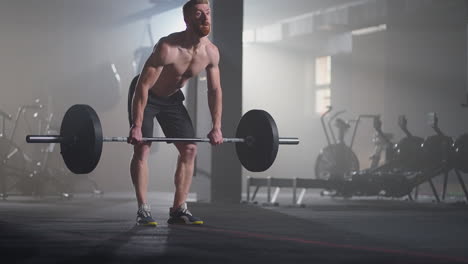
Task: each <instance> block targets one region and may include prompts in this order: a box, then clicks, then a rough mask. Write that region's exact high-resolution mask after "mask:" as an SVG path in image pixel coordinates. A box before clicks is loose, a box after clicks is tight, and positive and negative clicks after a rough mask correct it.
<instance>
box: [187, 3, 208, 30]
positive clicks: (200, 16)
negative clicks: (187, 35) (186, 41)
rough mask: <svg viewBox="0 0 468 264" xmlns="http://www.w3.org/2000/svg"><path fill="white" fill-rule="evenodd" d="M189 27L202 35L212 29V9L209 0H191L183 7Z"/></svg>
mask: <svg viewBox="0 0 468 264" xmlns="http://www.w3.org/2000/svg"><path fill="white" fill-rule="evenodd" d="M183 12H184V21H185V24H186V25H187V29H189V30H193V31H194V32H195V33H196V34H197V35H199V36H200V37H205V36H208V34H210V31H211V9H210V2H209V0H190V1H188V2H187V3H185V5H184V7H183Z"/></svg>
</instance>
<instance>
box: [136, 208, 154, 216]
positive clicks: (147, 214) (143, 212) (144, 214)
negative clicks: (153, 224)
mask: <svg viewBox="0 0 468 264" xmlns="http://www.w3.org/2000/svg"><path fill="white" fill-rule="evenodd" d="M138 214H141V215H142V216H143V217H149V216H151V212H150V211H146V210H143V209H140V210H138Z"/></svg>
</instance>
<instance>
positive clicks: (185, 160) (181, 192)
mask: <svg viewBox="0 0 468 264" xmlns="http://www.w3.org/2000/svg"><path fill="white" fill-rule="evenodd" d="M175 146H176V148H177V150H178V151H179V157H178V159H177V169H176V172H175V177H174V184H175V189H176V191H175V195H174V204H173V206H172V208H173V209H177V208H180V207H181V206H182V205H184V204H185V201H186V200H187V197H188V194H189V191H190V186H191V185H192V177H193V170H194V167H195V157H196V155H197V145H195V144H193V143H175Z"/></svg>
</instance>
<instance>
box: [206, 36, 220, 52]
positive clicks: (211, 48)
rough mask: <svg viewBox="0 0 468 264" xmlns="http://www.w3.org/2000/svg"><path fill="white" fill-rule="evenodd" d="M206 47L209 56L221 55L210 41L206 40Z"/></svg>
mask: <svg viewBox="0 0 468 264" xmlns="http://www.w3.org/2000/svg"><path fill="white" fill-rule="evenodd" d="M205 47H206V50H207V51H208V54H214V55H216V54H219V50H218V47H217V46H216V45H215V44H214V43H213V42H211V41H210V40H209V39H207V40H206V44H205Z"/></svg>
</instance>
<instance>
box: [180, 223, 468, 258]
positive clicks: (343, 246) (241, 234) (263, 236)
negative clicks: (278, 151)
mask: <svg viewBox="0 0 468 264" xmlns="http://www.w3.org/2000/svg"><path fill="white" fill-rule="evenodd" d="M178 228H183V229H187V230H192V231H197V230H199V231H210V232H216V233H224V234H230V235H235V236H239V237H249V238H258V239H267V240H276V241H289V242H296V243H301V244H309V245H317V246H323V247H331V248H341V249H350V250H359V251H369V252H376V253H387V254H397V255H407V256H412V257H424V258H431V259H434V260H436V259H437V260H440V261H449V262H451V263H452V262H453V261H456V262H460V263H468V259H466V258H458V257H451V256H445V255H436V254H429V253H422V252H413V251H407V250H399V249H388V248H377V247H366V246H354V245H347V244H337V243H331V242H323V241H315V240H307V239H301V238H294V237H282V236H274V235H268V234H260V233H252V232H245V231H236V230H228V229H219V228H208V227H196V228H193V227H184V226H178Z"/></svg>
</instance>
